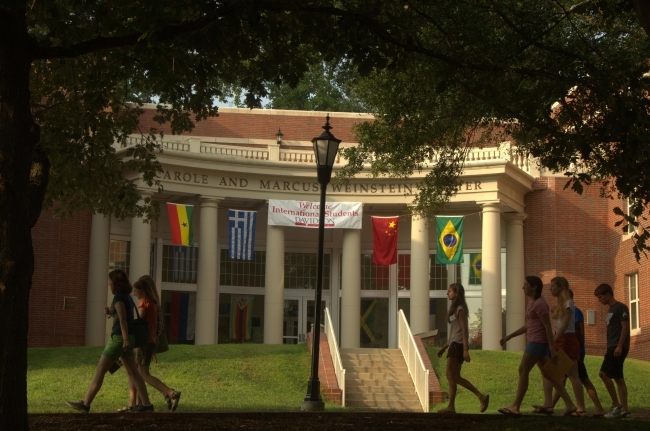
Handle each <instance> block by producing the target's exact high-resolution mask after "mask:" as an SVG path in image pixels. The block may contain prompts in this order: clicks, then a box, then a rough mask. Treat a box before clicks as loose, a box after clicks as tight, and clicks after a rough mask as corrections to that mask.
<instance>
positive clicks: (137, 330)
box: [129, 296, 149, 348]
mask: <svg viewBox="0 0 650 431" xmlns="http://www.w3.org/2000/svg"><path fill="white" fill-rule="evenodd" d="M129 300H130V301H131V304H132V305H133V308H135V314H136V315H137V316H138V318H137V319H133V322H131V328H130V329H131V333H132V334H133V335H134V336H135V344H134V345H133V347H135V348H140V347H144V346H146V345H147V343H148V342H149V322H147V319H146V318H144V317H140V312H138V307H136V306H135V302H133V298H131V296H129Z"/></svg>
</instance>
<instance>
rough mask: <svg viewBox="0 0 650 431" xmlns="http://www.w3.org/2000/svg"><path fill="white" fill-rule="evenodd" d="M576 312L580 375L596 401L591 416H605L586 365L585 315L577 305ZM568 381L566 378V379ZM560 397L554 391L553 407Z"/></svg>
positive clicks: (592, 398) (588, 392)
mask: <svg viewBox="0 0 650 431" xmlns="http://www.w3.org/2000/svg"><path fill="white" fill-rule="evenodd" d="M569 294H570V296H571V299H573V291H572V290H571V289H569ZM575 314H576V319H575V320H576V335H577V336H578V341H579V342H580V358H579V359H578V377H579V378H580V381H581V382H582V385H583V386H584V387H585V390H586V391H587V395H589V398H591V401H592V402H593V403H594V407H595V410H594V412H593V413H592V415H591V417H594V418H599V417H603V416H605V413H606V412H605V409H603V405H602V404H601V403H600V398H598V392H596V387H595V386H594V384H593V382H592V381H591V380H590V379H589V374H588V373H587V367H586V366H585V355H586V350H585V317H584V314H582V310H580V309H579V308H578V307H575ZM564 381H565V382H566V378H565V379H564ZM559 399H560V395H559V394H558V393H557V392H553V403H552V405H553V407H555V404H557V402H558V401H559Z"/></svg>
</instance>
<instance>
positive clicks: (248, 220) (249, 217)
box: [228, 210, 257, 260]
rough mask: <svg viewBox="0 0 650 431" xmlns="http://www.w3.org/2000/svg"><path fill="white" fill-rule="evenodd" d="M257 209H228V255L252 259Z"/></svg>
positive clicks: (233, 257) (232, 257) (235, 257)
mask: <svg viewBox="0 0 650 431" xmlns="http://www.w3.org/2000/svg"><path fill="white" fill-rule="evenodd" d="M256 219H257V211H239V210H228V257H229V258H231V259H243V260H253V259H254V257H255V250H254V248H255V220H256Z"/></svg>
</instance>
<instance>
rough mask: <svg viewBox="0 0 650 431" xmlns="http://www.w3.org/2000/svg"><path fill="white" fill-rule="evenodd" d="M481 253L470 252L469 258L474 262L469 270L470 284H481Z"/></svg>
mask: <svg viewBox="0 0 650 431" xmlns="http://www.w3.org/2000/svg"><path fill="white" fill-rule="evenodd" d="M482 256H483V255H482V254H481V253H470V254H469V260H470V261H471V262H472V265H471V266H470V270H469V284H481V265H482V263H483V262H482Z"/></svg>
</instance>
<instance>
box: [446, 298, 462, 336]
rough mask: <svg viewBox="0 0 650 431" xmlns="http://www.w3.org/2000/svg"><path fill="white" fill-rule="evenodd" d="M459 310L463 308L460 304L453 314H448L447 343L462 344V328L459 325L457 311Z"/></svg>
mask: <svg viewBox="0 0 650 431" xmlns="http://www.w3.org/2000/svg"><path fill="white" fill-rule="evenodd" d="M460 310H463V306H462V305H459V306H458V307H456V311H454V314H452V315H451V316H449V320H450V321H451V323H450V327H449V343H460V344H463V329H462V328H461V327H460V321H459V320H458V312H459V311H460Z"/></svg>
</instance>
